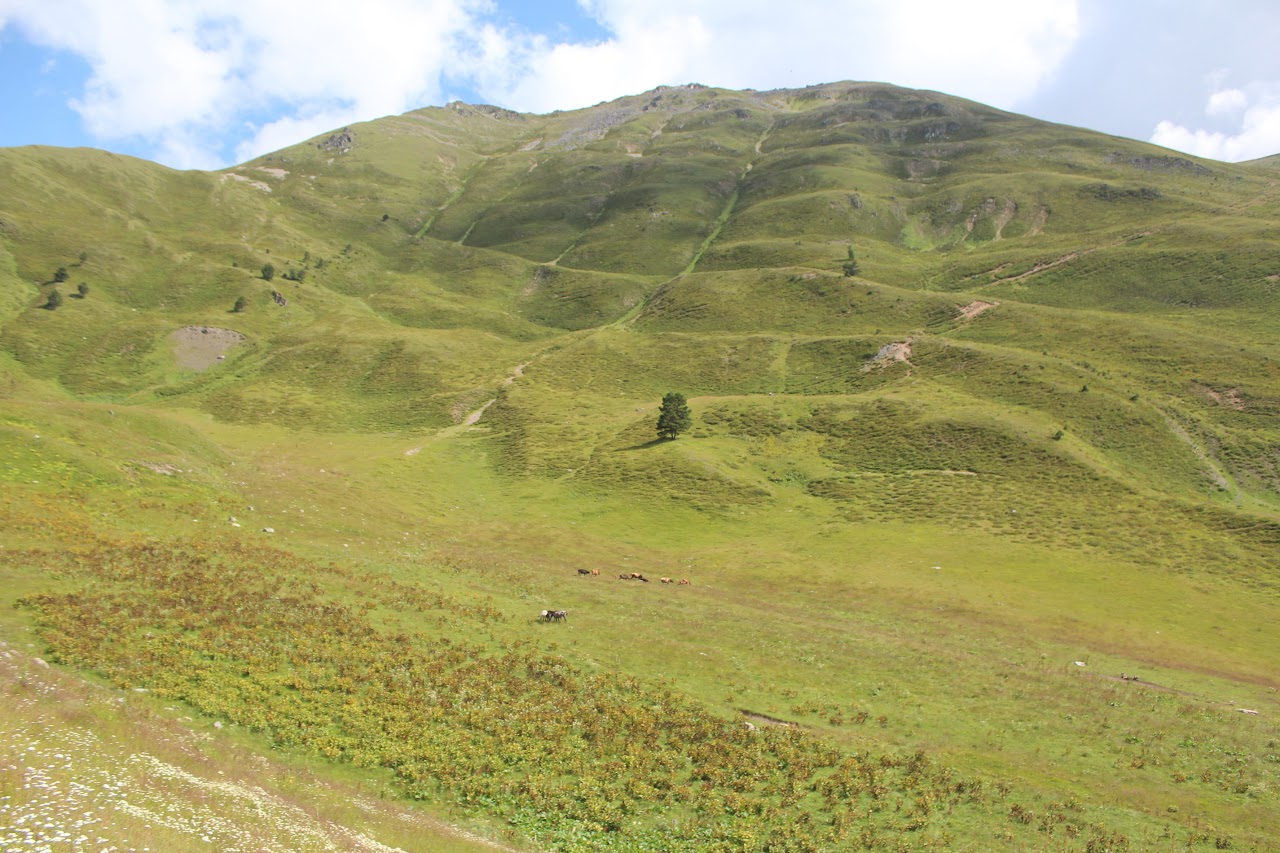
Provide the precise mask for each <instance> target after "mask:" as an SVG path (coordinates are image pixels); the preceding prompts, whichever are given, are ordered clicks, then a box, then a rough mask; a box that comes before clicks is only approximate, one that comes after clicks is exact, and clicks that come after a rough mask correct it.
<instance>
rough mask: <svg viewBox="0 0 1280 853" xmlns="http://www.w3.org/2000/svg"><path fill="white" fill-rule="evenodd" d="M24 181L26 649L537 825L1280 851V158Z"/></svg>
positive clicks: (9, 317) (377, 779)
mask: <svg viewBox="0 0 1280 853" xmlns="http://www.w3.org/2000/svg"><path fill="white" fill-rule="evenodd" d="M0 188H2V189H0V454H3V456H0V481H3V482H4V483H5V486H6V488H5V489H4V492H3V499H2V500H0V517H2V518H3V522H4V528H5V530H6V531H7V535H6V542H5V548H4V550H3V551H2V552H0V580H3V583H0V588H3V589H4V590H6V592H5V596H6V597H7V600H8V601H9V602H15V601H19V600H20V602H21V604H22V606H21V607H19V608H17V609H12V608H5V610H4V613H5V614H6V615H4V616H3V617H0V638H2V639H5V640H6V641H7V642H11V643H15V644H16V643H18V642H31V643H33V646H34V648H33V649H32V650H31V651H32V652H33V653H36V652H37V651H38V652H39V653H41V654H44V655H45V656H47V657H49V658H51V659H53V660H55V661H57V662H59V663H62V664H65V665H66V666H68V667H70V668H72V669H75V670H77V671H80V672H85V673H92V674H94V675H93V677H95V678H100V679H103V680H104V682H105V683H107V684H110V685H114V686H115V687H117V688H132V687H142V688H145V689H147V690H149V691H153V692H154V693H155V695H156V697H157V698H158V699H159V700H161V701H163V702H167V703H169V704H170V705H173V703H180V705H174V707H181V708H183V709H185V710H186V711H188V712H189V713H190V715H192V716H193V717H194V718H195V719H194V722H193V723H192V725H195V726H204V727H208V726H210V725H211V724H212V723H213V721H215V720H217V721H219V722H223V721H225V722H226V723H228V724H229V725H228V726H227V729H226V730H225V731H224V732H222V733H219V732H216V731H215V732H214V733H213V734H214V736H215V737H230V736H231V735H228V734H226V732H232V734H233V735H234V736H235V737H236V738H238V739H240V740H242V741H243V742H244V743H245V744H246V745H248V746H249V747H250V748H258V749H262V748H264V747H266V746H267V745H268V744H269V745H272V746H274V747H275V748H277V749H280V750H282V751H283V752H284V754H286V755H287V756H289V760H291V761H292V760H296V761H300V762H315V761H316V760H317V758H319V759H321V760H322V761H323V760H329V761H335V762H337V763H338V764H342V765H345V764H351V765H354V766H355V767H356V768H359V769H360V772H361V773H365V774H367V775H366V776H365V778H366V779H371V780H373V781H372V782H368V784H374V785H390V786H391V788H390V789H391V790H394V791H396V792H398V793H399V794H400V795H407V796H409V797H412V798H415V799H422V800H425V801H427V804H428V807H429V808H430V809H431V810H433V811H434V812H435V813H441V812H443V811H449V810H452V811H453V813H455V814H461V815H464V816H465V817H466V819H467V820H471V821H480V822H484V821H490V823H488V824H487V826H488V829H487V830H485V831H486V832H487V833H488V834H490V835H491V836H493V837H500V838H502V839H503V843H509V844H514V845H517V846H533V847H554V848H557V849H618V850H642V849H726V850H755V849H796V850H802V849H839V848H851V847H858V846H863V847H871V848H890V847H893V846H903V847H907V848H919V847H925V846H934V847H938V848H940V849H956V848H959V849H1010V850H1015V849H1016V850H1022V849H1148V848H1152V847H1157V846H1168V845H1178V846H1186V847H1190V848H1192V849H1199V848H1205V849H1207V848H1212V847H1214V846H1215V845H1218V846H1220V845H1223V844H1232V845H1235V846H1237V847H1240V848H1246V849H1247V848H1250V847H1253V848H1258V849H1262V848H1265V847H1266V846H1267V843H1268V839H1272V838H1274V837H1276V835H1277V834H1280V826H1278V825H1277V824H1276V815H1275V810H1273V809H1267V808H1265V807H1264V805H1265V802H1266V801H1267V799H1268V798H1269V797H1270V794H1269V792H1270V791H1271V790H1272V789H1274V787H1275V786H1276V785H1277V784H1280V778H1278V776H1277V774H1278V773H1280V771H1278V770H1277V763H1276V762H1275V761H1274V760H1273V753H1274V752H1275V743H1274V738H1273V732H1272V727H1271V726H1270V723H1269V719H1268V718H1269V717H1272V716H1274V714H1276V713H1280V704H1277V701H1276V698H1275V690H1276V689H1277V688H1278V687H1280V684H1277V683H1276V681H1275V675H1274V673H1275V662H1276V661H1277V660H1280V641H1278V640H1277V637H1276V634H1275V632H1274V631H1273V630H1271V626H1272V625H1273V623H1274V619H1275V613H1276V605H1277V595H1278V594H1280V593H1278V589H1280V588H1278V586H1277V583H1278V580H1277V576H1276V573H1275V568H1274V554H1275V546H1276V543H1277V541H1280V515H1278V509H1280V461H1278V458H1277V454H1276V448H1277V447H1280V428H1278V427H1277V421H1276V419H1275V417H1274V414H1275V411H1274V410H1275V408H1276V401H1277V400H1280V366H1278V365H1277V361H1276V359H1277V358H1280V351H1277V348H1276V344H1275V341H1276V340H1277V335H1276V333H1277V331H1280V329H1277V327H1276V320H1275V315H1276V312H1275V310H1273V309H1274V308H1275V307H1276V306H1275V305H1274V304H1273V303H1274V300H1275V299H1276V298H1277V297H1276V285H1277V282H1278V281H1280V251H1278V250H1280V229H1278V228H1277V226H1276V224H1275V223H1276V222H1277V221H1278V217H1277V214H1280V187H1278V185H1277V184H1276V182H1275V175H1274V169H1273V168H1271V166H1270V165H1269V164H1268V163H1267V162H1266V161H1256V162H1254V163H1250V164H1241V165H1228V164H1222V163H1216V162H1209V161H1200V160H1195V159H1191V158H1186V157H1182V156H1178V155H1174V154H1172V153H1170V152H1168V151H1165V150H1162V149H1158V148H1155V147H1153V146H1149V145H1145V144H1141V143H1136V142H1133V141H1130V140H1123V139H1117V138H1114V137H1107V136H1103V135H1100V134H1096V133H1092V132H1089V131H1086V130H1081V129H1076V128H1067V127H1061V126H1055V125H1048V124H1045V123H1042V122H1037V121H1033V120H1031V119H1027V118H1024V117H1020V116H1016V115H1013V114H1009V113H1004V112H1001V111H998V110H993V109H990V108H987V107H984V106H981V105H978V104H974V103H971V102H966V101H962V100H959V99H955V98H951V97H948V96H945V95H941V94H937V93H931V92H918V91H913V90H907V89H899V88H896V87H892V86H887V85H883V84H857V83H839V84H830V85H824V86H815V87H809V88H806V89H801V90H784V91H775V92H732V91H727V90H719V89H708V88H704V87H697V86H689V87H679V88H664V89H659V90H655V91H653V92H650V93H646V94H644V95H638V96H634V97H630V98H624V99H621V100H619V101H616V102H611V103H608V104H601V105H598V106H596V107H592V108H589V109H586V110H577V111H572V112H566V113H555V114H551V115H544V116H530V115H520V114H516V113H511V112H508V111H504V110H499V109H496V108H492V107H476V106H469V105H464V104H450V105H448V106H447V107H444V108H438V109H436V108H433V109H426V110H419V111H416V112H413V113H409V114H406V115H404V116H400V117H396V118H389V119H382V120H379V121H376V122H370V123H365V124H359V125H353V126H351V127H350V128H345V129H341V130H337V131H335V132H334V133H332V134H325V135H323V136H321V137H318V138H316V139H313V140H310V141H307V142H304V143H301V144H299V145H297V146H293V147H291V148H288V149H284V150H282V151H279V152H276V153H274V154H271V155H268V156H266V157H263V158H260V159H259V160H255V161H253V162H250V163H246V164H243V165H241V166H238V167H236V168H234V169H231V170H228V171H226V172H224V173H217V174H213V173H177V172H172V171H170V170H167V169H164V168H162V167H159V166H156V165H154V164H149V163H145V162H141V161H136V160H131V159H128V158H122V157H118V156H114V155H108V154H104V153H102V152H96V151H87V150H78V151H59V150H52V149H42V148H26V149H11V150H4V151H0ZM267 265H270V267H271V269H272V271H273V272H274V275H273V276H270V277H268V275H267V271H266V270H265V267H266V266H267ZM60 268H61V269H62V273H59V269H60ZM58 279H62V281H58ZM82 282H83V283H84V284H85V285H86V286H87V291H86V292H85V293H84V294H83V296H82V295H81V294H79V293H78V292H77V290H76V288H77V285H79V284H80V283H82ZM55 289H57V290H58V291H59V292H60V293H61V294H62V295H63V296H64V297H66V298H65V299H64V300H63V302H62V304H61V305H60V306H58V307H57V308H56V309H53V310H51V309H49V308H46V307H43V306H45V305H46V303H47V301H48V299H49V294H50V293H51V292H52V291H53V290H55ZM240 299H243V303H242V307H241V308H240V310H236V308H235V306H236V304H237V300H240ZM233 333H234V334H233ZM670 390H679V391H681V392H682V393H684V394H686V395H687V396H688V397H689V399H690V404H691V406H692V408H693V410H694V415H695V427H694V429H693V430H692V431H691V432H690V433H689V434H687V435H686V436H684V437H682V438H680V439H679V440H677V441H674V442H658V441H656V440H655V433H654V421H655V418H656V403H657V401H658V400H659V399H660V398H661V396H662V395H663V394H664V393H665V392H667V391H670ZM263 540H269V543H270V547H266V545H265V544H264V542H263ZM582 568H587V569H590V568H596V569H599V571H600V576H598V577H593V576H590V575H586V576H580V575H579V574H578V572H577V570H578V569H582ZM632 572H638V573H641V574H644V575H646V576H648V577H650V578H652V579H654V580H655V582H654V583H650V584H645V583H641V582H638V581H634V580H628V581H623V580H620V579H618V577H619V575H630V573H632ZM660 577H671V578H674V579H680V578H687V579H689V580H690V581H691V583H690V584H689V585H688V586H677V585H675V584H671V585H666V584H661V583H658V582H657V578H660ZM95 608H97V609H96V610H95ZM547 608H552V609H555V608H565V609H567V610H568V611H569V612H570V616H569V618H568V620H566V621H564V622H563V623H555V624H539V623H538V621H537V620H536V619H535V617H536V615H537V614H538V612H539V611H541V610H543V609H547ZM89 614H93V616H92V618H90V616H89ZM1077 662H1079V664H1084V665H1078V664H1077ZM1135 673H1136V674H1137V677H1136V678H1134V677H1132V676H1133V674H1135ZM454 696H456V697H462V698H459V699H452V698H449V697H454ZM158 707H164V706H158ZM1241 708H1243V709H1246V710H1248V711H1250V712H1253V711H1257V712H1258V713H1257V714H1254V713H1241V712H1240V709H1241ZM747 723H750V726H748V725H746V724H747ZM334 772H336V771H334ZM378 774H382V775H378ZM20 782H21V780H20V779H18V777H12V778H10V777H0V786H3V785H9V786H17V785H19V784H20ZM397 820H398V818H397ZM503 822H505V824H504V823H503ZM503 825H505V829H500V828H499V827H501V826H503ZM360 831H361V832H364V833H372V834H371V836H370V837H378V836H377V829H376V827H373V828H370V827H369V826H368V825H362V826H361V828H360ZM388 832H389V834H388V835H387V836H386V837H387V838H402V837H403V836H402V835H401V834H398V833H400V830H398V829H395V830H388ZM166 838H167V836H166ZM161 841H163V839H161V838H159V837H158V836H157V844H159V843H161ZM396 843H403V842H399V841H398V842H396ZM450 843H454V842H453V841H450ZM457 843H458V844H466V843H467V842H466V840H465V838H464V839H461V840H457Z"/></svg>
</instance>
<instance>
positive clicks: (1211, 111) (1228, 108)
mask: <svg viewBox="0 0 1280 853" xmlns="http://www.w3.org/2000/svg"><path fill="white" fill-rule="evenodd" d="M1247 106H1249V98H1248V96H1247V95H1245V93H1244V92H1241V91H1240V90H1239V89H1223V90H1222V91H1221V92H1214V93H1213V94H1212V95H1210V96H1209V103H1207V104H1205V107H1204V111H1205V114H1206V115H1211V116H1229V115H1235V114H1236V113H1239V112H1242V111H1243V110H1244V108H1245V107H1247Z"/></svg>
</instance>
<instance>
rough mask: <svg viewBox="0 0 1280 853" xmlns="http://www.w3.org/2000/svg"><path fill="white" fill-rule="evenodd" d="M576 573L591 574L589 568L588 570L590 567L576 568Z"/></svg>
mask: <svg viewBox="0 0 1280 853" xmlns="http://www.w3.org/2000/svg"><path fill="white" fill-rule="evenodd" d="M578 574H580V575H587V576H590V575H591V570H590V569H578Z"/></svg>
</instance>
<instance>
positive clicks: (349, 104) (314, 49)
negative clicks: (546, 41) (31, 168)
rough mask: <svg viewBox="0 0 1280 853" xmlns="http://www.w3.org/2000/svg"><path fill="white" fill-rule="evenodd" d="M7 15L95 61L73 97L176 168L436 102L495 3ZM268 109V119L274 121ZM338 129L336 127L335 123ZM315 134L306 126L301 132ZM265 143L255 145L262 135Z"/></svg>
mask: <svg viewBox="0 0 1280 853" xmlns="http://www.w3.org/2000/svg"><path fill="white" fill-rule="evenodd" d="M0 7H3V8H2V10H0V25H2V24H8V25H16V26H18V27H20V28H21V30H22V31H23V33H24V34H25V35H26V36H27V37H28V38H29V39H30V40H31V41H33V42H35V43H38V44H41V45H44V46H46V47H51V48H56V49H61V50H68V51H71V52H74V53H76V54H78V55H79V56H81V57H83V58H84V60H85V61H86V62H87V63H88V64H89V66H90V68H91V69H92V72H91V76H90V78H89V80H88V82H87V83H86V84H85V89H84V92H83V93H82V94H81V96H80V97H78V98H77V99H75V100H74V101H73V102H72V107H73V108H74V109H75V110H76V111H77V112H79V113H80V115H81V117H82V119H83V121H84V123H85V126H86V128H87V129H88V130H89V132H90V133H92V134H93V135H95V136H97V137H98V138H100V139H104V140H116V139H127V138H138V137H140V138H143V139H146V140H148V141H149V142H150V143H151V144H152V146H153V147H154V149H155V150H156V151H157V152H158V153H157V156H158V157H160V159H162V161H164V162H167V163H169V164H171V165H175V166H179V167H194V166H204V167H212V166H216V165H220V164H222V163H224V162H225V159H226V151H225V148H226V146H225V144H224V142H223V136H224V134H225V133H226V131H227V129H228V128H237V127H243V126H244V125H245V122H246V121H248V123H249V128H248V131H247V132H246V134H245V135H247V136H248V137H249V140H248V141H247V142H240V143H239V144H238V145H237V146H236V153H237V156H240V157H245V156H253V155H256V154H260V153H263V152H264V151H266V150H270V148H264V147H259V145H262V146H273V145H279V144H285V143H286V142H288V143H292V142H297V141H298V138H292V139H287V140H286V139H285V138H284V137H283V135H282V132H283V131H284V130H286V129H292V130H295V131H297V132H305V131H307V130H313V129H314V130H316V131H320V130H324V129H326V128H325V127H322V126H319V124H318V123H319V122H320V121H322V120H327V118H326V117H333V118H335V119H339V120H340V121H342V122H345V121H351V120H353V119H355V118H362V119H365V118H376V117H378V116H381V115H386V114H389V113H400V112H404V111H406V110H409V109H412V108H414V107H418V106H422V105H423V104H426V103H432V102H434V101H436V100H438V99H439V97H440V93H441V85H442V79H443V78H444V77H445V76H447V74H448V73H449V71H450V70H451V68H452V66H453V64H454V62H455V61H456V60H457V59H458V57H460V56H461V55H463V54H465V53H467V52H468V51H469V50H471V49H470V48H469V47H468V42H469V39H470V34H471V33H472V32H473V31H477V30H478V29H479V27H478V24H477V23H476V21H477V16H478V15H479V14H481V13H483V12H484V11H485V10H487V9H489V7H490V4H489V2H488V0H362V2H361V3H360V4H359V5H358V7H356V6H354V5H346V4H338V3H332V2H327V3H314V4H305V5H304V4H301V3H298V2H294V0H113V2H111V3H104V2H101V0H0ZM264 116H266V117H265V118H264ZM330 126H332V125H330ZM303 138H305V137H303ZM255 140H256V141H257V143H258V144H255Z"/></svg>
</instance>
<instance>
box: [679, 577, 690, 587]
mask: <svg viewBox="0 0 1280 853" xmlns="http://www.w3.org/2000/svg"><path fill="white" fill-rule="evenodd" d="M688 585H689V579H688V578H681V579H680V586H688Z"/></svg>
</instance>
